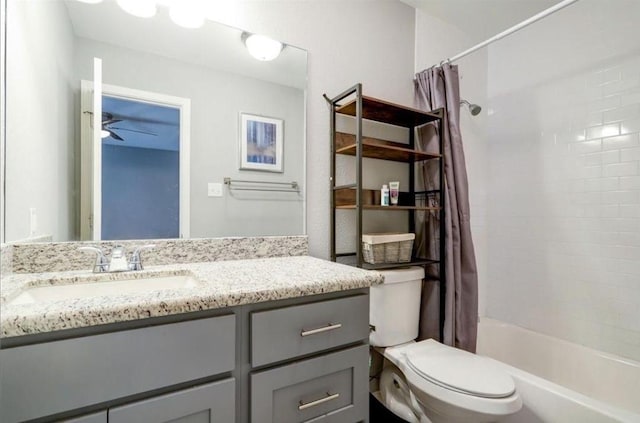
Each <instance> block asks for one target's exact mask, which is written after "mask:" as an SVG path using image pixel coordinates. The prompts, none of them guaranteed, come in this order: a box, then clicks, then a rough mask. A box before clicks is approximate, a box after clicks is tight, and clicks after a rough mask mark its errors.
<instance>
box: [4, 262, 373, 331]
mask: <svg viewBox="0 0 640 423" xmlns="http://www.w3.org/2000/svg"><path fill="white" fill-rule="evenodd" d="M171 275H191V276H193V278H194V279H196V280H197V285H198V286H197V287H194V288H180V289H164V290H149V291H144V292H137V293H128V294H120V295H109V296H96V297H88V298H74V299H67V300H57V301H47V302H40V303H36V304H19V305H18V304H15V305H12V304H9V302H10V301H11V300H12V299H13V298H15V297H16V296H17V295H19V294H20V293H22V292H23V291H24V290H26V289H29V288H33V287H38V286H50V285H61V284H64V285H66V284H78V283H87V282H100V281H115V280H128V279H142V278H146V277H154V276H155V277H159V276H171ZM382 281H383V276H382V275H381V274H380V273H378V272H373V271H367V270H362V269H358V268H355V267H351V266H345V265H341V264H337V263H333V262H330V261H325V260H320V259H316V258H312V257H308V256H298V257H281V258H267V259H252V260H231V261H221V262H208V263H189V264H176V265H165V266H153V267H148V268H145V270H143V271H139V272H120V273H101V274H94V273H91V271H88V270H86V271H70V272H52V273H29V274H14V275H11V276H8V277H6V278H3V280H2V289H1V290H0V307H1V308H2V313H0V328H1V332H0V337H2V338H8V337H14V336H22V335H29V334H36V333H45V332H53V331H57V330H63V329H72V328H82V327H89V326H95V325H102V324H108V323H116V322H124V321H130V320H138V319H144V318H149V317H158V316H167V315H172V314H179V313H187V312H193V311H199V310H209V309H216V308H223V307H231V306H238V305H243V304H251V303H258V302H263V301H273V300H281V299H285V298H294V297H303V296H307V295H315V294H323V293H328V292H336V291H345V290H349V289H356V288H365V287H369V286H371V285H375V284H379V283H382ZM132 283H134V282H132Z"/></svg>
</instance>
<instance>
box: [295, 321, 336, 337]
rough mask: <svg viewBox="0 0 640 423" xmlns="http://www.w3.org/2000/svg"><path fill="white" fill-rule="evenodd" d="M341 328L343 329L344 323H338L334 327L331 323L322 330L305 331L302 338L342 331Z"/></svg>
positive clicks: (301, 333)
mask: <svg viewBox="0 0 640 423" xmlns="http://www.w3.org/2000/svg"><path fill="white" fill-rule="evenodd" d="M341 327H342V323H336V324H335V325H332V324H331V323H329V324H328V325H327V326H323V327H321V328H317V329H310V330H303V331H302V332H300V336H309V335H315V334H317V333H322V332H328V331H330V330H336V329H340V328H341Z"/></svg>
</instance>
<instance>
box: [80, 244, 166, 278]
mask: <svg viewBox="0 0 640 423" xmlns="http://www.w3.org/2000/svg"><path fill="white" fill-rule="evenodd" d="M151 248H155V245H154V244H148V245H143V246H140V247H137V248H136V249H135V250H134V251H133V254H132V255H131V260H130V261H127V253H126V250H125V248H124V247H123V246H122V245H116V246H115V247H114V248H113V250H111V259H110V260H109V259H107V257H106V256H105V254H104V253H103V252H102V250H101V249H100V248H98V247H80V248H78V250H80V251H88V252H92V253H96V262H95V264H94V265H93V272H94V273H104V272H123V271H127V270H142V269H143V267H142V255H141V253H142V251H144V250H149V249H151Z"/></svg>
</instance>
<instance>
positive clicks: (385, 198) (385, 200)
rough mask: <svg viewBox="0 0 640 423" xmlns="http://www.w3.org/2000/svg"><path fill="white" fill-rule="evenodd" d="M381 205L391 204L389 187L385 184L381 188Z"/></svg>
mask: <svg viewBox="0 0 640 423" xmlns="http://www.w3.org/2000/svg"><path fill="white" fill-rule="evenodd" d="M380 205H381V206H388V205H389V187H388V186H387V185H386V184H385V185H383V186H382V189H381V190H380Z"/></svg>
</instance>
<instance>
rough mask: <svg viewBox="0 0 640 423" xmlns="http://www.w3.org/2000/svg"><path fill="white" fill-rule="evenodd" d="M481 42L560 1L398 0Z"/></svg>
mask: <svg viewBox="0 0 640 423" xmlns="http://www.w3.org/2000/svg"><path fill="white" fill-rule="evenodd" d="M400 1H402V2H403V3H406V4H408V5H411V6H413V7H415V8H416V9H419V10H421V11H423V12H426V13H428V14H430V15H432V16H435V17H436V18H438V19H440V20H443V21H445V22H447V23H449V24H451V25H454V26H456V27H458V28H460V29H461V30H462V31H464V32H466V33H467V34H469V35H470V36H471V38H472V39H474V40H475V42H481V41H484V40H485V39H487V38H490V37H492V36H494V35H496V34H498V33H500V32H502V31H504V30H505V29H508V28H510V27H512V26H513V25H515V24H517V23H520V22H522V21H524V20H525V19H527V18H530V17H531V16H533V15H535V14H536V13H539V12H541V11H543V10H545V9H547V8H549V7H551V6H553V5H554V4H556V3H559V2H560V0H400Z"/></svg>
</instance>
